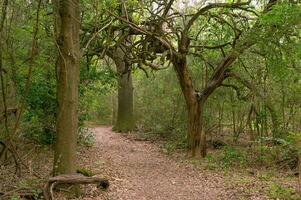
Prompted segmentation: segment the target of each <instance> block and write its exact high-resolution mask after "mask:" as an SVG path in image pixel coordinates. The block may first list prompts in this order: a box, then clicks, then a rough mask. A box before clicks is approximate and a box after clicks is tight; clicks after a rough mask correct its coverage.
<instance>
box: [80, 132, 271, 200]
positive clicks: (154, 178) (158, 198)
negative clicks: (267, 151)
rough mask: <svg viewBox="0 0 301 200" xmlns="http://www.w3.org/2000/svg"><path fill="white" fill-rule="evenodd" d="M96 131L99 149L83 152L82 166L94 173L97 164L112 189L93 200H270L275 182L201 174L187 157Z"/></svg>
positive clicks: (133, 138) (245, 176)
mask: <svg viewBox="0 0 301 200" xmlns="http://www.w3.org/2000/svg"><path fill="white" fill-rule="evenodd" d="M94 131H95V145H94V147H92V148H91V149H89V150H85V151H88V152H85V153H81V154H82V155H83V156H84V160H85V161H84V162H82V163H83V167H89V166H90V170H91V171H94V172H95V170H96V169H97V167H96V166H97V165H98V166H99V168H98V173H99V174H102V175H103V174H106V175H107V176H108V177H109V179H110V187H109V189H108V191H106V192H103V193H101V194H99V195H100V196H98V197H94V198H90V199H107V200H117V199H120V200H121V199H122V200H206V199H208V200H209V199H210V200H217V199H227V200H229V199H233V200H234V199H269V198H268V197H267V196H266V190H268V188H269V187H270V185H271V183H273V181H274V180H269V181H266V180H263V179H262V176H259V177H258V176H254V175H251V174H247V173H246V174H240V173H238V172H235V171H234V172H228V173H227V174H225V173H221V172H218V171H216V170H215V171H212V170H202V169H200V168H198V167H197V166H196V164H195V163H194V162H193V160H191V159H187V158H186V157H185V155H184V154H183V153H182V154H174V155H166V154H164V153H163V152H162V149H161V148H160V147H159V145H158V144H157V143H152V142H150V141H144V140H143V139H141V138H139V137H137V135H135V134H134V135H133V134H120V133H115V132H113V131H112V130H111V127H96V128H95V129H94ZM87 163H90V164H89V165H87ZM91 163H92V164H91ZM263 177H266V176H263ZM266 179H268V178H266ZM275 195H277V194H275ZM94 196H95V195H94ZM87 199H89V198H87Z"/></svg>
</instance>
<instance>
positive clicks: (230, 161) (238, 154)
mask: <svg viewBox="0 0 301 200" xmlns="http://www.w3.org/2000/svg"><path fill="white" fill-rule="evenodd" d="M217 159H218V162H219V164H220V166H221V167H223V168H229V167H231V166H234V165H239V166H245V165H246V164H247V155H246V152H244V151H241V150H238V149H236V148H234V147H231V146H225V147H223V149H222V153H221V154H220V155H218V158H217Z"/></svg>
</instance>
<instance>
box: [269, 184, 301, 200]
mask: <svg viewBox="0 0 301 200" xmlns="http://www.w3.org/2000/svg"><path fill="white" fill-rule="evenodd" d="M268 196H269V197H270V198H271V199H286V200H293V199H296V200H297V199H299V197H298V196H296V192H295V191H294V189H292V188H288V187H283V186H281V185H279V184H276V183H274V184H272V185H271V186H270V189H269V191H268Z"/></svg>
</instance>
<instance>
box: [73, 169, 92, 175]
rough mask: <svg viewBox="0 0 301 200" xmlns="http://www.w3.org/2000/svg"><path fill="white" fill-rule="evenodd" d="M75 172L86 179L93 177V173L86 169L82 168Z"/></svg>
mask: <svg viewBox="0 0 301 200" xmlns="http://www.w3.org/2000/svg"><path fill="white" fill-rule="evenodd" d="M76 172H77V173H79V174H82V175H84V176H88V177H92V176H94V173H93V172H91V171H90V170H88V169H84V168H82V169H78V170H76Z"/></svg>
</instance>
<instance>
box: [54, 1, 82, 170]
mask: <svg viewBox="0 0 301 200" xmlns="http://www.w3.org/2000/svg"><path fill="white" fill-rule="evenodd" d="M53 3H54V7H55V28H56V42H57V47H58V52H59V56H58V61H57V66H56V68H57V101H58V108H57V125H56V126H57V127H56V131H57V137H56V144H55V152H54V173H55V174H73V173H75V172H76V166H75V161H76V143H77V128H78V127H77V126H78V111H77V109H78V85H79V72H80V57H81V56H80V46H79V45H80V42H79V30H80V11H79V0H55V1H53Z"/></svg>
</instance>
